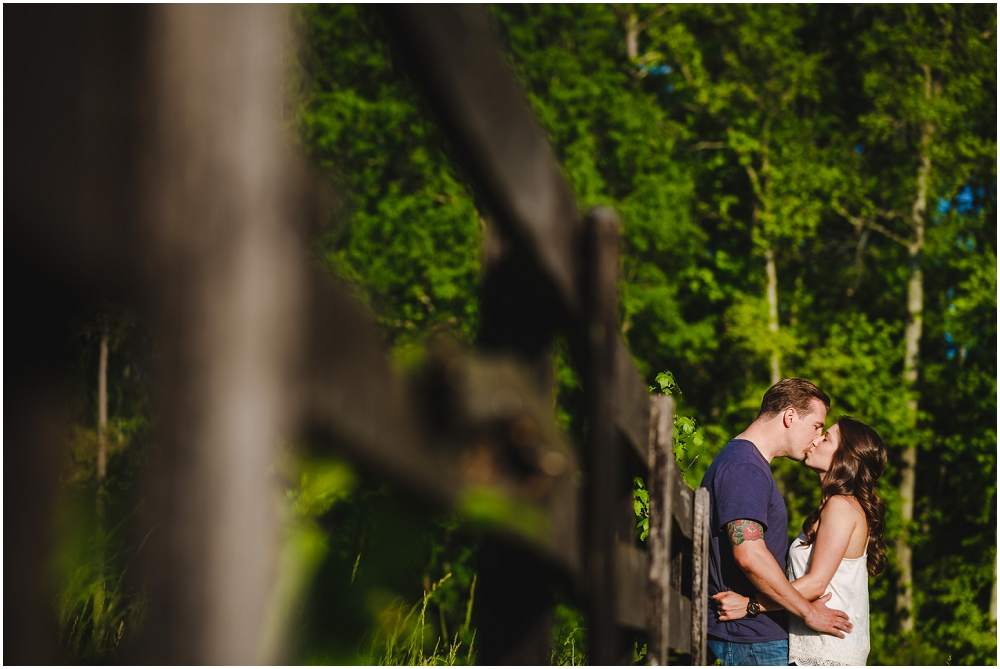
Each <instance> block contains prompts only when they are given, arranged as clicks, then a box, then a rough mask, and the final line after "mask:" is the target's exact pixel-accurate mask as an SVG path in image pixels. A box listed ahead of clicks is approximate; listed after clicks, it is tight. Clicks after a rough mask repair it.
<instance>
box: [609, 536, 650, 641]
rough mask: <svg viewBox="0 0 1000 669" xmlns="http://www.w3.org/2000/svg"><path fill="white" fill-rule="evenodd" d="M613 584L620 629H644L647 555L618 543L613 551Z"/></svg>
mask: <svg viewBox="0 0 1000 669" xmlns="http://www.w3.org/2000/svg"><path fill="white" fill-rule="evenodd" d="M615 574H616V579H615V583H616V584H617V586H618V598H617V601H616V607H617V608H616V611H617V613H616V616H615V617H616V619H617V621H618V624H619V625H620V626H622V627H628V628H631V629H634V630H645V629H646V628H647V619H646V601H647V600H648V599H649V588H648V584H649V553H647V552H646V551H643V550H641V549H639V548H636V547H635V546H633V545H631V544H626V543H619V544H618V546H617V550H616V552H615Z"/></svg>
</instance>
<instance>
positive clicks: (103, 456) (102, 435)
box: [97, 321, 108, 487]
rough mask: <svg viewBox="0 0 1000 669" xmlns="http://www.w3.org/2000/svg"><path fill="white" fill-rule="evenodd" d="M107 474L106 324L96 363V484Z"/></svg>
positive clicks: (103, 327) (105, 324) (102, 329)
mask: <svg viewBox="0 0 1000 669" xmlns="http://www.w3.org/2000/svg"><path fill="white" fill-rule="evenodd" d="M107 474H108V324H107V322H106V321H105V323H104V325H103V326H102V327H101V354H100V359H99V362H98V363H97V485H98V487H101V486H103V485H104V479H105V477H106V476H107Z"/></svg>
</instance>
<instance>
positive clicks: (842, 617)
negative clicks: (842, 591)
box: [802, 592, 854, 639]
mask: <svg viewBox="0 0 1000 669" xmlns="http://www.w3.org/2000/svg"><path fill="white" fill-rule="evenodd" d="M831 596H832V594H831V593H829V592H828V593H826V594H825V595H823V596H822V597H820V598H819V599H817V600H816V601H815V602H812V603H811V604H810V605H809V609H808V610H807V611H806V615H804V616H802V620H803V621H805V623H806V625H808V626H809V627H811V628H813V629H814V630H816V631H817V632H823V633H824V634H832V635H833V636H836V637H840V638H841V639H843V638H844V635H845V633H847V634H850V633H851V629H852V628H853V627H854V626H853V625H852V624H851V620H850V618H848V617H847V614H846V613H844V612H843V611H836V610H834V609H831V608H829V607H827V605H826V602H827V601H828V600H829V599H830V597H831Z"/></svg>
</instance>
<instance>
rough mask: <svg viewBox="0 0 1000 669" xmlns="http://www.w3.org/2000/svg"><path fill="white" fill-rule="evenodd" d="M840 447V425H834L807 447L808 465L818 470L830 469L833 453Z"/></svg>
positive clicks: (826, 470) (825, 470)
mask: <svg viewBox="0 0 1000 669" xmlns="http://www.w3.org/2000/svg"><path fill="white" fill-rule="evenodd" d="M839 447H840V426H839V425H834V426H833V427H831V428H830V429H829V430H827V431H826V434H824V435H823V436H822V437H820V438H819V439H817V440H815V441H814V442H813V443H812V445H811V446H810V447H809V448H808V449H806V466H807V467H809V468H810V469H815V470H816V471H817V472H821V473H823V472H828V471H830V464H831V463H832V462H833V455H834V453H836V452H837V448H839Z"/></svg>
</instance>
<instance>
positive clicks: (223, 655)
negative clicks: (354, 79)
mask: <svg viewBox="0 0 1000 669" xmlns="http://www.w3.org/2000/svg"><path fill="white" fill-rule="evenodd" d="M382 11H383V17H384V19H385V23H386V27H387V28H388V32H389V34H390V35H391V37H392V40H393V42H394V45H395V48H396V51H397V56H399V57H400V58H401V59H402V62H405V63H407V64H408V65H409V66H410V67H411V69H412V73H413V75H414V79H415V81H416V82H417V84H418V85H419V87H420V88H421V89H422V90H423V92H424V93H425V95H426V96H427V99H428V101H429V102H430V105H431V107H432V109H434V111H435V113H436V114H437V115H438V117H439V120H440V122H441V124H442V128H443V129H444V131H445V134H446V136H448V138H449V139H450V141H451V142H452V144H453V147H454V149H455V151H456V155H457V156H459V158H460V160H462V161H463V164H464V166H465V168H466V170H467V173H468V174H469V176H470V179H471V180H472V182H473V185H474V186H475V188H476V189H477V193H480V194H482V196H483V199H484V201H485V202H486V206H487V207H488V209H489V214H490V215H491V216H492V217H494V218H495V223H496V231H495V232H496V235H497V240H496V241H497V242H498V248H499V253H498V254H497V255H496V257H495V258H493V260H491V262H490V263H488V267H487V276H486V280H485V282H484V283H485V287H484V294H483V329H482V332H481V333H480V338H479V341H478V342H477V347H476V350H475V351H474V352H472V353H462V352H459V351H457V350H449V349H447V348H446V347H445V348H441V349H440V350H436V351H433V352H432V356H431V363H430V366H429V370H428V371H427V373H426V374H425V378H423V379H422V380H419V381H417V382H414V383H417V384H418V386H419V387H418V388H416V389H414V388H412V387H411V385H412V384H411V383H409V382H407V381H406V380H404V379H401V378H399V377H398V376H397V375H395V374H394V373H393V372H392V371H391V369H390V367H389V365H388V363H387V361H386V359H385V356H384V353H383V352H382V350H381V349H380V347H379V345H378V339H377V337H376V335H375V330H374V327H373V326H372V324H371V323H368V322H367V321H366V319H365V318H364V317H363V316H362V315H361V313H360V312H359V310H358V309H357V308H356V307H355V306H353V305H352V303H351V301H350V300H349V298H348V297H347V296H345V295H344V293H343V291H341V290H339V289H338V288H337V287H336V286H334V285H333V284H332V282H330V281H328V280H327V279H325V278H324V277H322V276H320V275H319V273H318V271H317V270H315V269H312V268H311V266H310V262H309V255H308V253H307V251H306V245H305V243H304V235H303V232H304V231H303V226H304V223H306V222H307V221H308V220H309V218H310V217H311V215H312V214H311V204H310V203H311V202H312V199H313V198H312V196H311V195H310V192H309V190H308V188H307V187H306V186H307V180H306V179H305V178H304V176H303V171H302V170H301V169H300V168H299V167H298V165H297V162H296V159H295V158H294V157H293V156H291V155H290V154H289V152H288V151H287V150H286V141H285V139H284V138H283V136H282V119H281V117H280V111H281V102H282V101H281V99H280V94H281V90H282V86H281V79H282V76H283V69H282V59H281V49H282V48H283V47H282V43H281V34H282V27H283V19H282V15H281V12H282V10H281V9H280V8H273V7H267V6H239V5H227V6H192V5H181V6H170V5H158V6H151V7H131V8H124V9H123V8H117V7H114V8H112V7H87V8H67V9H59V10H52V9H48V8H42V9H36V8H30V9H29V8H15V9H13V10H12V11H9V12H8V25H9V26H12V27H13V30H11V31H9V34H11V35H12V38H11V41H10V42H9V44H8V47H10V49H9V50H8V53H13V54H16V56H15V57H14V58H9V59H8V64H9V65H10V64H14V67H13V68H11V70H12V76H11V77H10V78H9V80H8V82H7V83H8V88H6V89H5V92H7V93H8V108H10V114H9V119H8V120H9V121H10V122H11V124H13V125H14V127H17V128H18V130H19V131H20V132H18V133H9V145H8V152H5V156H4V161H5V167H6V168H7V170H6V175H7V176H5V186H7V188H6V189H5V192H6V195H5V202H4V207H5V214H6V215H7V220H8V228H7V229H8V231H10V237H9V238H8V250H9V252H10V254H11V255H12V256H13V261H12V262H9V268H11V267H13V268H14V269H16V270H18V274H17V275H18V276H20V277H24V278H26V279H27V280H29V281H31V282H32V284H31V288H32V289H33V291H34V292H33V293H31V294H30V295H28V297H30V298H31V299H26V300H25V302H24V303H23V304H15V305H11V304H9V305H8V309H9V312H8V314H9V315H10V314H13V315H14V319H15V321H16V322H18V323H19V324H22V325H23V326H24V327H23V331H19V332H17V333H16V334H15V336H14V337H13V340H14V341H13V343H14V344H15V346H16V348H17V350H19V351H22V352H23V353H24V355H23V357H21V358H20V359H18V360H17V361H16V362H15V363H14V364H12V365H11V366H10V367H9V368H8V373H9V374H10V375H11V376H10V378H11V379H12V380H13V381H14V382H15V383H16V392H14V393H11V394H12V395H14V399H13V401H12V404H11V405H10V408H9V410H8V422H7V423H6V427H5V437H6V438H7V443H8V448H7V450H6V451H5V465H6V472H7V473H6V474H5V483H6V484H7V485H6V486H5V491H6V492H5V501H6V502H7V503H8V509H14V508H18V509H25V511H24V513H23V514H18V516H17V517H16V518H15V519H14V520H13V521H12V522H9V523H8V532H9V533H8V535H6V536H5V538H6V539H8V541H7V546H8V555H5V558H8V557H9V558H11V559H6V560H5V583H6V584H7V586H8V587H7V590H6V591H5V596H4V613H5V616H4V617H5V632H7V635H6V637H7V642H8V643H7V648H8V655H7V656H5V658H4V660H5V661H10V662H15V663H33V662H54V661H57V660H58V650H57V641H56V635H55V629H54V621H53V615H52V611H51V609H50V603H51V597H50V593H49V592H48V591H47V589H46V585H45V581H44V571H43V565H44V564H45V562H46V560H47V555H48V550H49V549H48V545H47V538H46V532H47V528H48V523H49V521H50V518H49V514H50V509H51V501H52V498H53V496H54V492H55V484H56V480H57V472H58V466H59V464H58V462H59V452H60V449H59V443H60V434H59V430H58V429H57V428H58V420H57V416H58V415H59V413H60V411H61V406H62V402H63V399H62V397H61V395H60V377H59V369H60V364H62V363H61V361H60V360H59V356H58V354H57V353H55V352H56V351H58V350H61V342H62V341H64V340H65V332H64V325H65V323H64V322H63V321H64V320H65V319H66V318H67V316H65V314H68V313H69V312H70V311H71V310H72V308H73V305H74V304H78V303H79V302H80V301H81V300H83V299H85V297H86V296H88V295H91V294H93V293H95V292H97V293H104V294H107V295H109V296H111V297H112V298H114V299H118V300H122V301H130V302H133V303H135V304H138V305H141V309H142V311H143V313H144V317H145V318H146V319H148V321H149V322H150V324H151V325H152V327H153V330H154V332H155V333H156V336H157V342H158V347H159V352H158V367H157V368H156V369H155V370H154V371H155V374H156V379H157V386H156V395H157V401H158V407H159V416H158V425H159V427H158V434H157V443H158V457H157V459H156V460H157V461H156V462H155V463H154V465H153V467H152V469H151V472H150V475H149V477H148V483H149V492H150V495H149V497H150V502H151V503H150V510H149V518H148V522H149V524H150V526H152V527H153V533H152V534H151V537H150V543H149V545H148V547H147V548H146V549H145V552H144V555H145V558H146V561H145V571H144V574H145V577H146V579H147V584H148V588H149V592H150V603H149V609H148V615H147V619H146V621H145V626H144V629H143V635H142V638H141V642H140V644H139V647H138V648H137V649H136V651H135V653H136V654H135V656H134V657H133V658H131V659H133V660H134V661H140V662H147V663H157V664H175V663H180V664H260V663H268V662H276V661H281V660H282V659H283V658H284V657H285V656H284V654H283V652H284V639H283V621H282V620H281V619H280V615H278V614H277V613H276V607H275V599H274V598H275V592H274V585H275V582H276V578H275V577H276V573H275V572H276V569H277V566H276V544H277V541H278V539H279V531H280V527H279V525H278V522H277V518H276V506H277V504H278V503H279V493H280V488H279V483H278V480H277V477H276V474H275V464H276V457H277V448H278V443H279V440H280V439H281V438H283V437H285V438H294V437H296V436H298V435H304V434H307V435H309V436H310V438H312V439H313V440H314V441H316V443H320V444H322V443H325V444H327V445H328V447H329V448H331V449H333V448H336V449H338V450H339V451H340V452H343V453H346V454H348V455H349V456H350V457H352V458H353V459H354V460H355V461H356V462H358V463H359V464H361V465H362V466H364V467H366V468H368V469H369V470H370V471H372V472H373V473H375V474H376V475H377V476H379V477H381V478H384V479H386V480H389V481H392V482H393V483H394V484H396V485H398V486H399V487H401V488H402V489H405V490H407V491H409V492H410V493H411V494H413V495H414V496H417V497H419V498H421V499H423V500H424V501H426V502H429V503H430V504H432V505H434V506H436V507H437V508H439V509H442V510H450V511H454V512H457V513H459V514H465V515H472V513H473V511H472V510H473V509H476V508H480V507H481V504H480V503H481V501H482V500H483V499H489V500H491V501H490V503H491V504H493V505H494V506H495V507H496V508H498V509H501V510H503V511H504V513H502V514H499V515H494V516H492V517H490V518H488V519H487V520H486V521H484V522H485V523H486V530H487V532H488V534H489V539H488V541H487V546H488V547H487V548H486V549H485V550H484V552H483V554H482V555H481V556H480V557H481V560H482V563H483V564H482V569H483V574H482V590H481V592H482V595H483V596H482V598H481V599H480V600H479V606H480V614H481V615H480V621H479V633H480V637H479V638H481V639H482V647H481V648H482V650H481V655H480V659H481V660H482V661H483V662H484V663H487V664H492V663H519V664H524V663H530V664H544V663H547V662H548V660H549V658H548V657H547V643H548V638H547V635H548V625H549V622H548V621H549V610H550V608H551V605H552V599H551V588H552V587H553V586H554V585H556V584H558V583H562V584H563V585H564V586H565V587H566V588H567V589H568V590H569V591H570V592H571V593H572V595H573V596H575V597H576V598H577V600H578V601H579V603H580V604H581V606H582V607H583V608H585V609H586V610H588V613H589V618H590V622H589V635H590V636H589V639H590V647H591V649H592V651H591V658H590V659H591V662H592V663H594V664H617V663H625V664H628V663H630V662H631V642H632V640H633V639H634V638H635V633H637V632H646V633H647V634H648V635H649V651H648V659H649V661H650V663H652V664H664V663H666V661H667V659H668V649H670V648H672V649H674V650H675V651H678V652H681V653H690V655H691V658H692V660H693V661H694V662H696V663H701V662H704V660H705V651H704V647H705V646H704V639H705V636H704V635H705V625H704V617H705V615H706V614H707V613H706V612H707V605H706V601H705V600H706V597H707V593H706V591H705V588H706V580H705V572H706V564H707V563H706V562H705V560H706V555H707V541H706V539H705V537H706V532H707V525H706V523H707V513H708V507H707V499H706V498H705V497H704V495H703V494H702V493H695V492H694V491H691V490H690V489H689V488H688V487H687V486H686V485H684V483H683V480H682V479H681V478H680V474H679V472H678V471H677V467H676V464H675V463H674V459H673V452H672V445H671V444H672V441H671V439H672V416H673V413H672V410H673V409H672V407H673V405H672V400H671V399H670V398H663V397H661V398H655V399H653V401H652V404H650V398H649V394H648V392H647V389H646V387H645V385H644V383H643V381H642V378H641V377H640V375H639V373H638V371H637V370H636V369H635V366H634V365H633V364H632V361H631V359H630V357H629V354H628V351H627V349H626V347H625V345H624V343H623V341H622V339H621V337H620V335H619V334H618V324H617V313H616V310H617V301H616V299H617V298H616V296H617V277H616V275H617V266H618V258H617V234H618V233H617V230H618V222H617V219H616V217H615V215H614V214H613V212H611V211H609V210H605V209H596V210H594V211H592V212H590V213H589V214H588V215H587V221H586V224H582V222H581V221H580V220H579V213H578V211H577V208H576V204H575V202H574V199H573V196H572V193H571V191H570V189H569V187H568V186H567V185H566V183H565V182H564V180H563V178H562V176H561V172H560V168H559V165H558V163H557V162H556V159H555V157H554V155H553V153H552V150H551V148H550V147H549V146H548V144H547V142H546V140H545V136H544V134H543V133H542V131H541V129H540V128H539V126H538V124H537V122H536V121H535V120H534V118H533V117H532V115H531V112H530V109H529V108H528V106H527V104H526V102H525V100H524V97H523V94H522V93H521V92H520V90H519V88H518V86H517V84H516V80H515V79H514V76H513V73H512V72H511V71H510V69H509V68H508V66H507V65H506V61H505V58H504V55H503V52H502V49H501V48H500V46H499V43H498V42H497V40H496V38H495V37H494V36H493V35H492V33H491V31H490V26H489V21H488V18H487V16H486V14H485V12H484V10H483V9H482V8H480V7H475V6H458V5H449V6H393V7H386V8H384V9H383V10H382ZM12 101H13V104H11V103H12ZM62 117H65V118H62ZM7 179H10V181H9V182H8V181H7ZM491 234H493V232H491ZM8 257H10V256H8ZM22 297H25V295H24V294H22ZM36 298H41V302H40V303H39V302H38V300H37V299H36ZM39 314H48V317H47V319H46V318H39ZM560 334H561V335H564V336H565V337H566V340H567V341H568V343H569V346H570V349H571V353H572V357H573V363H574V365H575V367H576V368H577V369H578V370H580V371H581V372H582V374H581V376H582V378H584V380H585V392H586V396H587V407H588V408H587V413H588V415H587V421H588V424H589V426H590V435H589V438H588V442H587V444H585V445H583V446H582V448H580V449H575V448H574V447H573V446H572V445H571V444H568V443H567V441H566V438H565V437H564V436H563V435H562V434H561V433H560V432H559V430H558V429H557V428H556V425H555V422H554V420H553V417H552V415H551V394H550V393H551V388H550V383H551V345H552V341H553V338H554V337H555V336H557V335H560ZM8 343H9V344H10V343H11V342H8ZM8 348H10V347H8ZM6 381H7V379H6V378H5V383H6ZM431 413H433V414H434V415H435V416H436V417H437V420H428V419H427V416H428V415H429V414H431ZM581 462H583V463H584V464H581ZM634 475H641V476H644V477H645V478H646V480H647V482H648V484H649V490H650V496H651V517H650V540H649V542H648V544H647V545H645V546H643V545H641V544H640V543H639V542H637V541H636V538H635V518H634V515H633V513H632V510H631V494H632V492H631V490H632V488H631V477H632V476H634ZM15 477H16V478H15ZM584 492H585V494H584ZM477 504H479V505H480V506H479V507H477ZM526 518H533V519H534V520H533V521H532V522H525V521H526ZM11 553H12V554H11ZM22 610H23V612H24V613H23V614H21V612H22ZM6 621H12V626H11V628H10V629H7V627H6Z"/></svg>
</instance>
